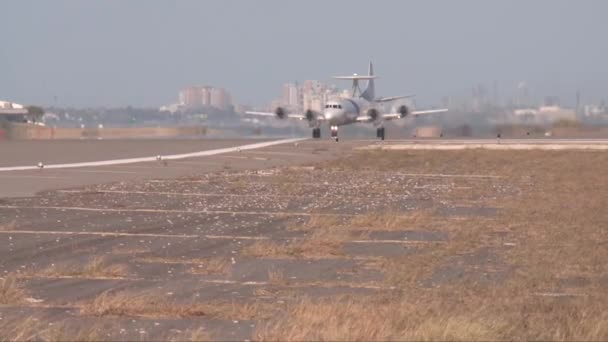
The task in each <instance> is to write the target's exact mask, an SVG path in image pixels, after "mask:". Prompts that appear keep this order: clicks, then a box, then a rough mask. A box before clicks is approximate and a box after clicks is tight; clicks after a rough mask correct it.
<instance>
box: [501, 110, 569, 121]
mask: <svg viewBox="0 0 608 342" xmlns="http://www.w3.org/2000/svg"><path fill="white" fill-rule="evenodd" d="M513 115H514V116H515V117H516V118H517V119H518V120H519V121H524V122H528V123H553V122H556V121H559V120H572V121H574V120H576V111H574V110H572V109H567V108H562V107H559V106H541V107H539V108H538V109H535V108H523V109H516V110H514V111H513Z"/></svg>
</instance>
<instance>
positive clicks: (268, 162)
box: [0, 138, 608, 198]
mask: <svg viewBox="0 0 608 342" xmlns="http://www.w3.org/2000/svg"><path fill="white" fill-rule="evenodd" d="M296 145H297V146H296ZM357 149H382V150H418V149H421V150H461V149H494V150H514V149H515V150H530V149H543V150H560V149H581V150H589V151H591V150H608V139H500V140H498V139H405V140H387V141H376V140H371V139H353V140H349V139H344V140H342V141H340V142H339V143H335V142H333V141H330V140H328V139H321V140H312V139H301V138H294V139H280V140H276V139H275V140H269V139H181V140H165V139H150V140H94V141H88V140H87V141H82V140H74V141H9V142H3V143H1V144H0V155H2V158H0V198H3V197H4V198H6V197H23V196H33V195H35V194H36V193H38V192H40V191H47V190H56V189H66V188H73V187H78V186H83V185H93V184H100V183H109V182H123V181H132V180H142V179H166V178H178V177H186V176H190V175H194V174H200V173H207V172H221V171H236V170H252V169H254V170H255V169H268V168H272V167H276V166H287V165H301V164H306V163H309V162H315V161H322V160H327V159H332V158H336V157H339V156H343V155H344V154H345V153H348V152H351V151H353V150H357ZM157 155H161V156H162V158H163V160H164V162H159V161H157V159H156V156H157ZM39 162H42V163H43V164H44V168H43V169H38V167H37V164H38V163H39ZM165 162H166V163H165Z"/></svg>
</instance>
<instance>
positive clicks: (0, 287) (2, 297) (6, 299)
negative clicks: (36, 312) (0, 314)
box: [0, 275, 25, 304]
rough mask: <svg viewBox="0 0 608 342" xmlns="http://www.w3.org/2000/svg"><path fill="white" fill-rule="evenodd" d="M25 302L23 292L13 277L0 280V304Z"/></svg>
mask: <svg viewBox="0 0 608 342" xmlns="http://www.w3.org/2000/svg"><path fill="white" fill-rule="evenodd" d="M24 300H25V290H23V288H22V287H21V286H20V285H19V283H18V282H17V279H16V278H15V277H13V276H10V275H9V276H7V277H4V278H0V304H19V303H22V302H23V301H24Z"/></svg>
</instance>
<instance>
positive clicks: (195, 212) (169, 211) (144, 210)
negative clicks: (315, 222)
mask: <svg viewBox="0 0 608 342" xmlns="http://www.w3.org/2000/svg"><path fill="white" fill-rule="evenodd" d="M0 209H38V210H45V209H46V210H49V209H50V210H59V211H67V210H72V211H94V212H107V213H160V214H192V215H200V214H212V215H217V214H220V215H222V214H227V215H254V216H255V215H267V216H328V217H353V216H357V214H333V213H306V212H293V211H288V212H285V211H280V212H274V211H234V210H172V209H147V208H133V209H116V208H87V207H55V206H48V207H47V206H37V205H33V206H16V205H2V206H0Z"/></svg>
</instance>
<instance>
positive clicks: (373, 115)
mask: <svg viewBox="0 0 608 342" xmlns="http://www.w3.org/2000/svg"><path fill="white" fill-rule="evenodd" d="M367 116H369V118H370V120H371V121H378V119H380V112H378V110H377V109H376V108H370V109H368V110H367Z"/></svg>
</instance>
